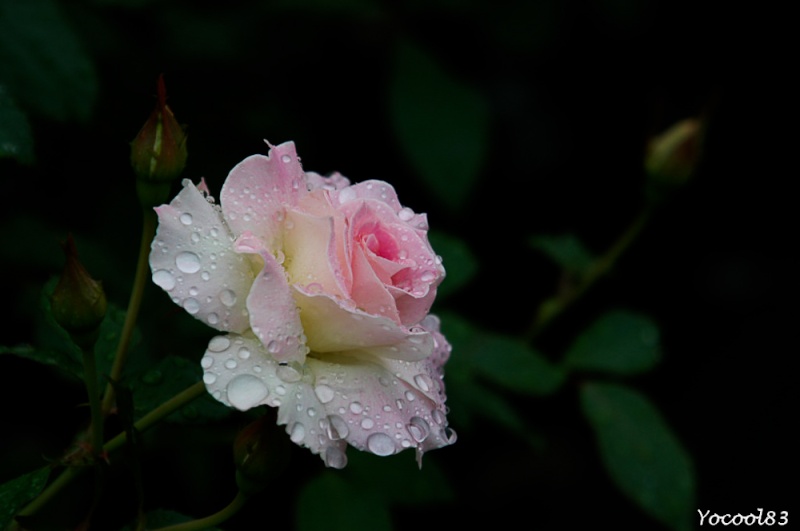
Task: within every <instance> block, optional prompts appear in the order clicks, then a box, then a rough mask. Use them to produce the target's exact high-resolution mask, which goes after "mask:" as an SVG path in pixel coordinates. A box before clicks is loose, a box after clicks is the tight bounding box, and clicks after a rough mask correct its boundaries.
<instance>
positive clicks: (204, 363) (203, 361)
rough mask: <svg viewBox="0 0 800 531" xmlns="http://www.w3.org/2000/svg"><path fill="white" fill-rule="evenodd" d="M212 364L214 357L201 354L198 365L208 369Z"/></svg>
mask: <svg viewBox="0 0 800 531" xmlns="http://www.w3.org/2000/svg"><path fill="white" fill-rule="evenodd" d="M212 365H214V358H212V357H211V356H203V359H201V360H200V366H201V367H202V368H204V369H208V368H209V367H211V366H212Z"/></svg>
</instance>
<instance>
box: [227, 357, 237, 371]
mask: <svg viewBox="0 0 800 531" xmlns="http://www.w3.org/2000/svg"><path fill="white" fill-rule="evenodd" d="M236 365H237V363H236V360H235V359H233V358H228V359H227V360H225V368H226V369H235V368H236Z"/></svg>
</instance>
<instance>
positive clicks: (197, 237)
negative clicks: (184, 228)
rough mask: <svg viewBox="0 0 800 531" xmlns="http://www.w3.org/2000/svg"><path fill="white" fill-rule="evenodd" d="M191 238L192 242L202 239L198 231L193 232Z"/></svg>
mask: <svg viewBox="0 0 800 531" xmlns="http://www.w3.org/2000/svg"><path fill="white" fill-rule="evenodd" d="M191 238H192V243H198V242H199V241H200V235H199V234H197V233H196V232H193V233H192V236H191Z"/></svg>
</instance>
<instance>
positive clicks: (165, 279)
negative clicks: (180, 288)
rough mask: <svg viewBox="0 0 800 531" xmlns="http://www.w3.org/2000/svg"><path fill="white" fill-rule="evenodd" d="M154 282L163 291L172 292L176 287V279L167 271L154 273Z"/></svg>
mask: <svg viewBox="0 0 800 531" xmlns="http://www.w3.org/2000/svg"><path fill="white" fill-rule="evenodd" d="M153 282H154V283H155V284H156V285H157V286H158V287H160V288H161V289H163V290H166V291H170V290H171V289H173V288H174V287H175V277H174V276H173V275H172V273H170V272H169V271H167V270H166V269H159V270H158V271H154V272H153Z"/></svg>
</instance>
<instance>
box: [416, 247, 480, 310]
mask: <svg viewBox="0 0 800 531" xmlns="http://www.w3.org/2000/svg"><path fill="white" fill-rule="evenodd" d="M428 238H429V239H430V242H431V247H433V250H434V251H435V252H436V253H438V254H439V255H440V256H441V257H442V264H443V265H444V268H445V271H446V272H447V276H446V277H445V279H444V281H443V282H442V283H441V284H440V285H439V289H438V293H437V296H439V297H446V296H448V295H450V294H451V293H455V292H457V291H458V290H459V289H461V288H462V287H464V286H465V285H466V284H467V283H469V281H470V280H472V279H473V278H474V277H475V274H476V273H477V272H478V262H477V259H476V258H475V255H474V254H472V251H471V250H470V248H469V246H468V245H467V243H466V242H465V241H464V240H461V239H459V238H455V237H453V236H448V235H446V234H443V233H441V232H429V233H428Z"/></svg>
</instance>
